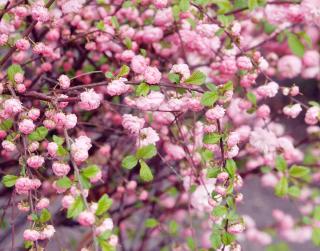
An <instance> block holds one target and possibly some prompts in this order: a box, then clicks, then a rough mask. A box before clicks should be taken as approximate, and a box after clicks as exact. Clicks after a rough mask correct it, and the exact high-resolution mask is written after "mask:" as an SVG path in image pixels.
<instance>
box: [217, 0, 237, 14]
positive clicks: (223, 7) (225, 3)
mask: <svg viewBox="0 0 320 251" xmlns="http://www.w3.org/2000/svg"><path fill="white" fill-rule="evenodd" d="M214 3H215V4H216V5H218V7H219V9H218V14H225V13H226V12H228V11H231V10H232V7H233V6H232V4H231V2H230V1H229V0H218V1H214Z"/></svg>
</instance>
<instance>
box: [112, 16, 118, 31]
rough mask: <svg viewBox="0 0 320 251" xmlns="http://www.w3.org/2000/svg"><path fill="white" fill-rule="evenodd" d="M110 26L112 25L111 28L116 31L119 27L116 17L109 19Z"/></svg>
mask: <svg viewBox="0 0 320 251" xmlns="http://www.w3.org/2000/svg"><path fill="white" fill-rule="evenodd" d="M111 24H112V26H113V28H115V29H116V30H118V29H119V27H120V24H119V22H118V19H117V17H116V16H112V17H111Z"/></svg>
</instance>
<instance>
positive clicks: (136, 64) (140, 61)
mask: <svg viewBox="0 0 320 251" xmlns="http://www.w3.org/2000/svg"><path fill="white" fill-rule="evenodd" d="M146 68H147V60H146V58H145V57H143V56H141V55H137V56H134V57H133V58H132V61H131V69H132V70H133V71H134V72H135V73H138V74H141V73H143V72H144V71H145V70H146Z"/></svg>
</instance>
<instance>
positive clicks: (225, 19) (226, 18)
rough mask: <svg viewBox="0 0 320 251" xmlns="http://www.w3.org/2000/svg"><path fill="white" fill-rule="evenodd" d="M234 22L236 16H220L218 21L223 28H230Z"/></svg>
mask: <svg viewBox="0 0 320 251" xmlns="http://www.w3.org/2000/svg"><path fill="white" fill-rule="evenodd" d="M233 20H234V16H233V15H230V16H226V15H218V21H219V22H220V23H221V24H222V25H223V27H228V26H229V25H230V24H231V23H232V22H233Z"/></svg>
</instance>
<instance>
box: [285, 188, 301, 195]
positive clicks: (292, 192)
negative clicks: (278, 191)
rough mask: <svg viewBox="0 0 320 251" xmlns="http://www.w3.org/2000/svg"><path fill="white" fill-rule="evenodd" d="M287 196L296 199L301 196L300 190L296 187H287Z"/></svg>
mask: <svg viewBox="0 0 320 251" xmlns="http://www.w3.org/2000/svg"><path fill="white" fill-rule="evenodd" d="M288 194H289V195H290V196H292V197H295V198H298V197H299V196H300V194H301V190H300V188H299V187H297V186H291V187H289V190H288Z"/></svg>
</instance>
